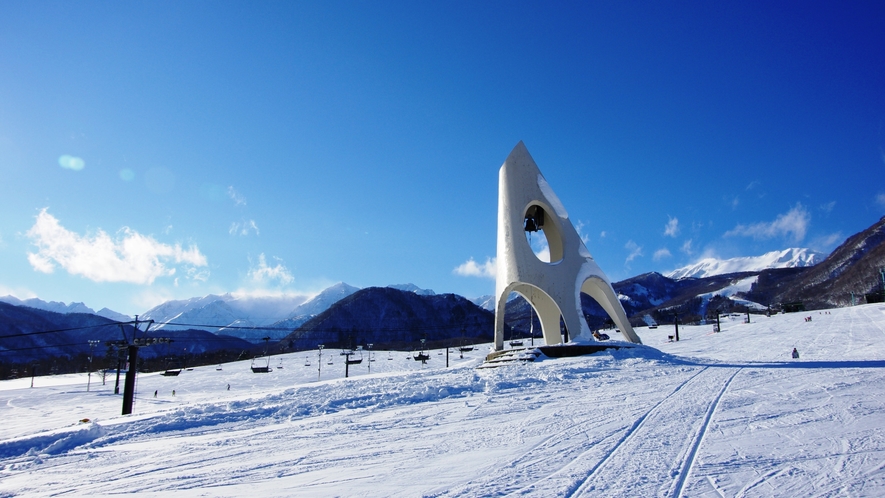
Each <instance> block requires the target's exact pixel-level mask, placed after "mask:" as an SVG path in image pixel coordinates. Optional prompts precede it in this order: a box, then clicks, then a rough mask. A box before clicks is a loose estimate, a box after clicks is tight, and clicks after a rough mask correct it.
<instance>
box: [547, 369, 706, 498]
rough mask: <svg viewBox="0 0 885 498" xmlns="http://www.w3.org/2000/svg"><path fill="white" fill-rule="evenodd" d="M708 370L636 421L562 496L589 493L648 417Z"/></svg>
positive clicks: (692, 377) (687, 380)
mask: <svg viewBox="0 0 885 498" xmlns="http://www.w3.org/2000/svg"><path fill="white" fill-rule="evenodd" d="M708 368H710V367H704V368H702V369H701V370H700V371H699V372H698V373H696V374H694V375H692V376H691V377H689V378H688V379H686V380H685V381H684V382H682V383H681V384H679V385H678V386H676V388H675V389H673V391H671V392H670V394H668V395H667V396H664V397H663V398H662V399H661V400H660V401H658V402H657V403H655V405H654V406H652V407H651V408H650V409H649V410H648V411H647V412H645V413H644V414H643V415H642V416H640V417H639V418H638V419H636V420H635V421H634V422H633V424H631V425H630V427H629V428H628V429H627V431H626V432H624V435H623V436H622V437H621V439H620V440H618V441H617V442H616V443H615V445H614V446H613V447H612V448H611V449H610V450H609V451H608V452H607V453H606V454H605V456H604V457H602V459H601V460H599V462H597V463H596V465H594V466H593V468H592V469H590V472H589V473H587V476H586V477H585V478H584V479H583V481H582V482H580V483H576V484H577V486H574V487H573V488H572V489H570V490H567V492H566V493H564V494H563V495H562V496H565V497H567V498H571V497H572V496H576V495H578V494H581V495H583V494H584V493H585V492H586V491H587V489H585V488H586V487H587V486H588V485H589V482H590V480H591V479H592V478H593V477H594V476H595V475H596V473H597V472H598V471H599V469H600V468H602V466H603V465H605V464H606V463H607V462H608V461H609V460H611V458H612V456H613V455H614V454H615V453H616V452H617V451H618V450H619V449H620V448H622V447H623V445H624V443H625V442H626V441H627V440H628V439H630V437H631V436H633V434H635V433H636V431H637V430H639V428H640V427H642V426H643V424H645V421H646V420H648V417H649V416H650V415H651V414H653V413H654V412H655V411H657V410H658V409H660V407H661V406H663V405H664V403H665V402H666V401H667V400H668V399H669V398H670V397H671V396H673V395H674V394H676V393H678V392H679V391H681V390H682V389H683V388H684V387H685V386H687V385H688V384H689V383H691V382H693V381H694V380H695V379H697V378H698V377H699V376H700V375H701V374H703V373H704V372H706V371H707V369H708ZM588 451H589V450H588Z"/></svg>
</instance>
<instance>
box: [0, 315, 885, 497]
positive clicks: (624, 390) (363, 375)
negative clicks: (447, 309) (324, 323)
mask: <svg viewBox="0 0 885 498" xmlns="http://www.w3.org/2000/svg"><path fill="white" fill-rule="evenodd" d="M809 316H810V317H811V318H812V319H811V321H806V320H805V319H806V318H807V317H809ZM636 331H637V333H639V335H640V336H641V337H642V340H643V342H644V343H645V344H646V345H647V346H645V347H642V346H640V347H636V348H631V349H629V350H621V351H614V352H608V353H601V354H597V355H594V356H587V357H581V358H571V359H560V360H550V359H547V360H543V361H540V362H536V363H529V364H510V365H506V366H504V367H501V368H497V369H483V370H477V369H475V368H474V367H475V366H476V365H478V364H479V363H480V362H481V359H482V357H483V355H484V354H485V352H486V348H482V349H478V350H476V351H474V352H472V353H468V354H467V355H466V356H465V358H464V359H463V360H462V359H460V358H458V355H457V353H454V354H452V356H451V357H450V360H451V362H452V367H451V368H449V369H446V368H445V356H444V355H439V354H438V352H437V351H434V352H432V353H431V360H430V361H429V362H428V364H427V365H426V366H423V367H422V365H421V364H420V363H419V362H416V361H413V360H411V359H410V358H408V357H407V354H406V353H401V352H400V353H397V352H394V353H390V354H388V353H387V352H376V353H375V358H376V361H375V362H371V365H372V373H371V374H369V373H368V368H367V366H368V365H369V364H370V363H369V362H368V355H367V354H364V361H363V364H361V365H354V366H352V370H351V373H352V376H351V378H349V379H344V378H343V374H344V365H343V357H341V356H339V355H338V351H337V350H336V351H331V352H330V353H332V354H331V358H332V361H333V362H334V364H333V365H328V364H327V363H326V362H327V361H328V358H329V357H330V355H329V354H324V361H323V363H322V375H321V380H320V381H317V366H318V362H317V356H316V352H312V353H297V354H291V355H285V356H283V357H282V359H283V363H282V366H283V368H282V369H277V368H274V371H273V372H271V373H269V374H253V373H252V372H251V371H250V370H249V362H239V363H232V364H225V365H223V366H222V370H216V368H217V367H215V366H208V367H199V368H196V369H194V370H193V371H185V372H182V374H181V375H180V376H179V377H162V376H160V375H158V374H141V375H139V378H138V379H139V380H138V397H137V400H136V403H135V409H134V414H133V415H131V416H120V415H119V412H120V408H121V397H120V396H117V395H114V394H113V378H108V381H107V384H106V385H102V383H101V380H100V378H98V377H97V376H96V375H93V377H92V386H91V387H92V389H91V391H90V392H86V376H85V375H76V376H58V377H38V378H36V380H35V387H34V388H29V387H28V386H29V385H30V379H18V380H11V381H3V382H0V415H2V417H3V421H4V423H3V424H2V426H0V465H2V470H0V495H3V496H6V495H27V496H50V495H58V494H69V495H90V496H95V495H110V494H118V493H134V492H137V493H139V494H140V495H145V496H168V495H169V494H175V495H177V496H247V495H248V496H262V497H273V496H336V495H337V496H503V495H511V494H512V495H536V496H662V495H663V496H712V497H719V496H881V495H883V494H885V470H883V468H885V417H883V416H882V413H883V409H885V406H883V405H885V397H883V393H885V387H883V386H885V305H881V304H877V305H865V306H857V307H853V308H843V309H835V310H831V311H830V312H807V313H794V314H789V315H777V316H774V317H771V318H766V317H764V316H756V315H754V316H753V317H752V323H749V324H745V323H743V317H741V318H735V319H733V320H728V319H726V320H725V321H723V322H722V332H719V333H713V331H712V326H711V325H704V326H684V325H683V326H680V327H679V334H680V337H681V339H682V340H681V341H680V342H668V339H667V336H668V335H673V327H672V325H660V326H659V327H658V328H657V329H648V328H638V329H637V330H636ZM613 338H614V339H617V338H618V335H617V334H614V335H613ZM793 347H796V348H797V349H798V350H799V352H800V354H801V358H800V359H799V360H793V359H791V358H790V351H791V350H792V348H793ZM388 357H392V358H393V359H392V360H388V359H387V358H388ZM306 358H307V359H309V360H310V366H305V359H306ZM279 360H280V357H274V358H273V359H272V360H271V366H273V367H276V366H279ZM228 384H230V386H231V387H230V390H229V391H228V390H227V385H228ZM173 389H174V390H175V396H174V397H173V396H172V390H173ZM154 390H157V391H158V396H157V398H154V397H153V393H154ZM82 419H89V421H88V422H81V420H82Z"/></svg>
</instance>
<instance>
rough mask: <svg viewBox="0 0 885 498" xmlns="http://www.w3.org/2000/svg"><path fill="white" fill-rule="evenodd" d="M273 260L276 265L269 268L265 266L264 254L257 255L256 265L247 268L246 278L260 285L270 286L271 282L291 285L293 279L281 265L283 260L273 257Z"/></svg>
mask: <svg viewBox="0 0 885 498" xmlns="http://www.w3.org/2000/svg"><path fill="white" fill-rule="evenodd" d="M274 260H275V261H276V263H277V264H276V265H274V266H270V265H268V264H267V258H266V257H265V256H264V253H261V254H259V255H258V264H257V265H253V266H252V267H251V268H249V273H248V274H247V277H248V278H249V279H250V280H251V281H252V282H253V283H256V284H260V285H271V284H273V282H276V283H278V284H279V285H288V284H291V283H292V281H294V280H295V278H294V277H293V276H292V274H291V273H290V272H289V270H288V269H287V268H286V266H285V265H283V260H282V259H280V258H277V257H274Z"/></svg>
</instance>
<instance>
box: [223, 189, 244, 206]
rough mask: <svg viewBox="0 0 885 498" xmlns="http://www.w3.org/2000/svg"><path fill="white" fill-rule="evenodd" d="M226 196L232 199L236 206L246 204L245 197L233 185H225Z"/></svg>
mask: <svg viewBox="0 0 885 498" xmlns="http://www.w3.org/2000/svg"><path fill="white" fill-rule="evenodd" d="M227 196H228V197H230V198H231V200H233V201H234V204H236V205H237V206H245V205H246V198H245V197H244V196H243V195H242V194H240V193H239V192H237V191H236V189H235V188H234V187H233V186H230V187H227Z"/></svg>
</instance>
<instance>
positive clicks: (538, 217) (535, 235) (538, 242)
mask: <svg viewBox="0 0 885 498" xmlns="http://www.w3.org/2000/svg"><path fill="white" fill-rule="evenodd" d="M548 218H549V216H548V215H547V213H546V212H544V208H542V207H541V206H537V205H534V206H529V208H528V209H527V210H526V212H525V219H524V221H523V228H524V229H525V240H526V242H528V244H529V247H531V249H532V252H533V253H535V256H537V257H538V259H539V260H541V261H543V262H544V263H551V262H553V261H551V258H550V242H549V241H548V240H547V233H546V232H545V230H544V228H545V226H547V227H549V226H551V225H550V221H549V219H548ZM545 222H546V223H545ZM560 259H562V257H561V256H560V257H559V258H557V261H559V260H560Z"/></svg>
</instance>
